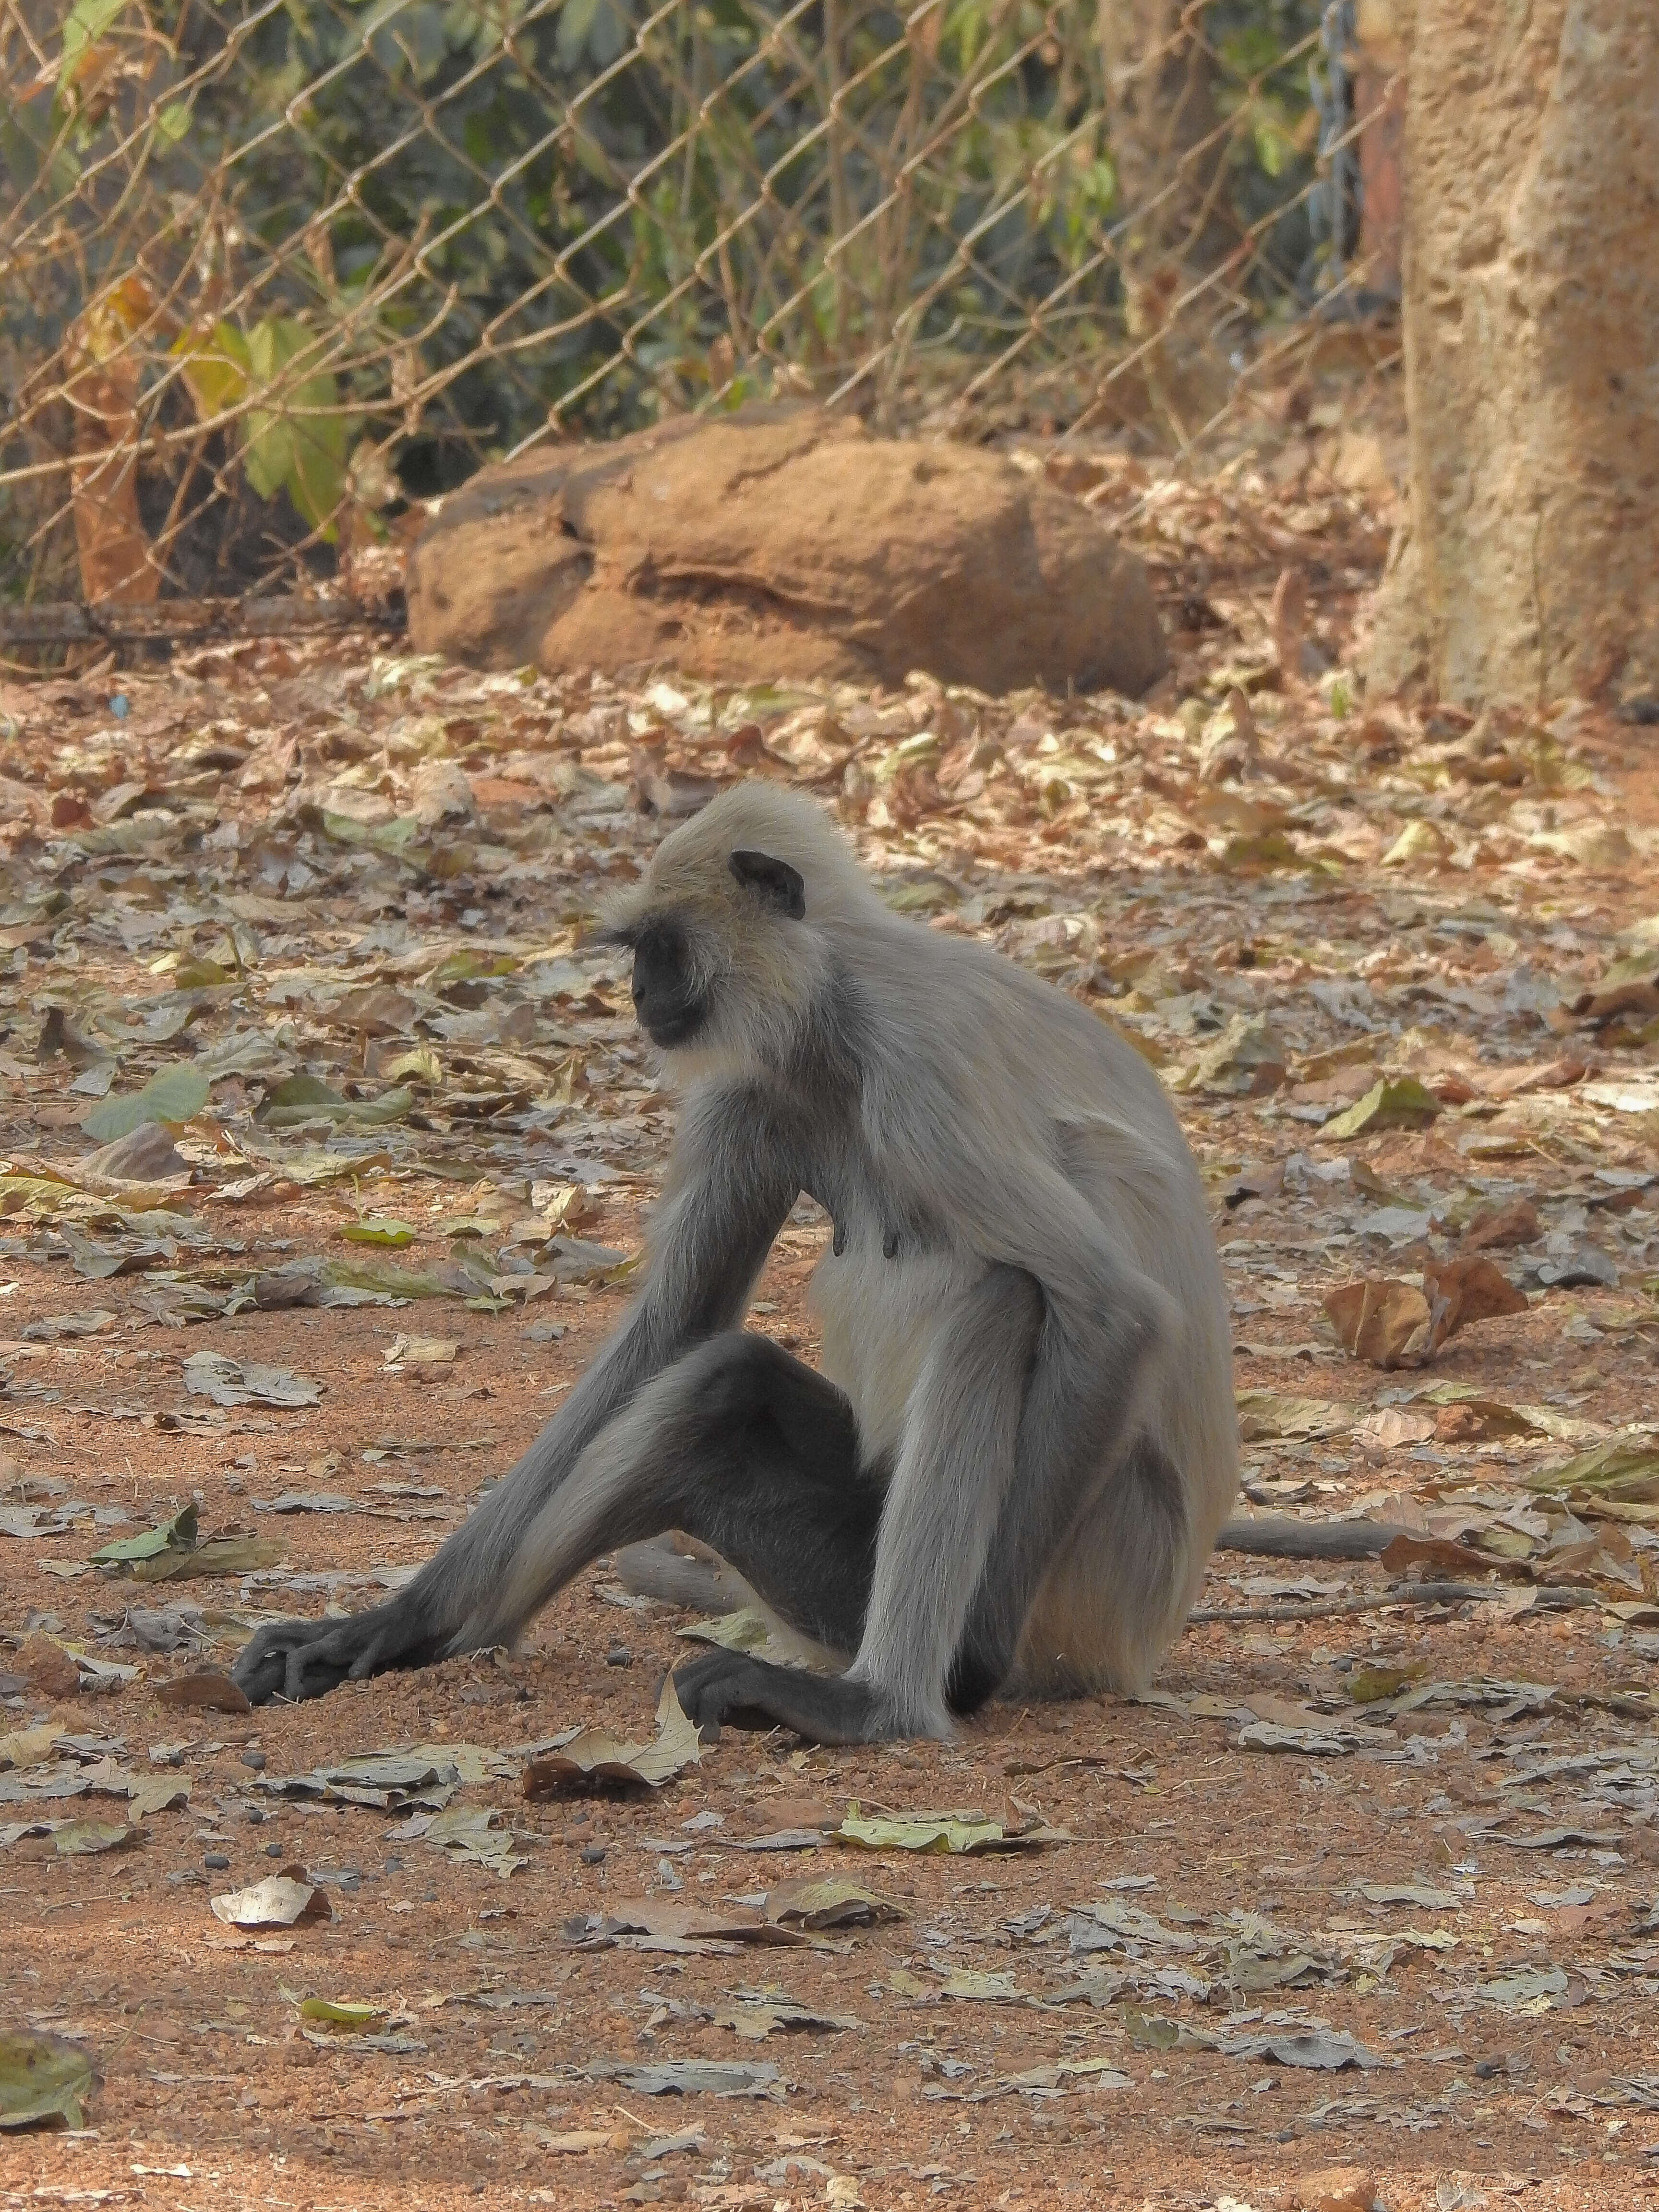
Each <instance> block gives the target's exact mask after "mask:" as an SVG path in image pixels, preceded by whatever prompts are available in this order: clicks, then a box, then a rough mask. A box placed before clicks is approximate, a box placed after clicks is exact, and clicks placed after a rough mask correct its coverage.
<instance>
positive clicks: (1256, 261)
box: [0, 0, 1395, 635]
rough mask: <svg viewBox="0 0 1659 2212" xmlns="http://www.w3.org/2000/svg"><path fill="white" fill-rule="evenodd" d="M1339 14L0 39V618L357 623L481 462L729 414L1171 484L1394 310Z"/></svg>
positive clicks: (21, 24) (769, 17) (661, 6)
mask: <svg viewBox="0 0 1659 2212" xmlns="http://www.w3.org/2000/svg"><path fill="white" fill-rule="evenodd" d="M1352 12H1353V11H1352V0H1335V4H1333V5H1330V6H1328V7H1324V8H1322V7H1321V6H1319V5H1318V4H1317V0H1189V4H1186V5H1184V6H1183V5H1182V4H1181V0H1090V4H1084V0H1051V4H1046V5H1045V4H1042V0H921V4H919V5H916V6H914V7H910V8H908V9H906V8H904V7H902V6H895V5H891V4H884V3H883V0H655V3H654V4H653V0H75V4H74V6H73V8H72V9H70V11H69V13H68V14H67V15H64V14H63V13H62V11H61V10H60V9H58V8H55V7H48V6H47V5H46V0H0V76H3V80H4V82H5V85H6V88H7V94H6V99H5V102H4V107H3V112H0V156H3V161H4V165H5V166H4V174H3V177H0V193H3V197H0V382H3V386H4V391H5V398H6V418H5V428H4V433H3V442H0V608H3V605H5V604H6V603H9V604H10V605H11V607H12V609H13V611H14V615H15V611H16V609H17V608H18V606H19V605H40V603H42V602H64V601H81V602H84V603H87V604H89V605H103V606H106V607H107V606H112V605H125V606H131V607H134V608H142V607H143V606H144V605H147V604H149V603H151V602H154V601H155V600H157V599H173V598H179V597H183V598H201V597H204V596H213V595H223V594H233V595H235V594H244V593H246V592H249V591H250V590H253V589H256V588H258V589H262V590H269V589H270V588H272V587H277V588H282V587H289V588H291V587H293V586H295V585H296V584H301V583H302V582H303V583H305V584H306V587H307V588H308V589H310V590H312V591H313V592H319V591H320V592H324V593H326V592H329V591H330V590H337V589H340V588H341V587H342V586H345V587H348V588H356V589H358V590H360V591H362V590H367V589H368V588H370V586H369V585H368V583H367V582H366V581H365V580H367V579H369V578H371V577H372V576H373V574H374V572H375V562H376V559H377V556H379V555H381V554H382V553H383V552H384V550H385V549H386V548H387V547H388V546H392V547H395V544H396V541H397V539H398V536H399V534H400V530H401V529H402V527H403V525H402V523H401V522H400V516H401V515H403V514H404V511H405V509H406V508H407V507H408V506H409V503H410V502H415V503H416V506H418V502H419V501H421V500H422V499H424V498H428V497H430V496H431V495H434V494H435V493H437V492H439V491H441V490H442V489H445V488H447V486H450V485H452V484H453V483H457V482H459V480H460V479H461V478H462V477H465V475H466V474H467V473H468V472H469V471H471V470H472V469H473V468H475V467H476V466H477V465H478V464H479V463H480V462H481V461H482V460H483V459H486V458H489V457H495V456H500V455H504V454H507V453H513V452H515V451H518V450H520V449H521V448H522V447H525V446H526V445H527V444H531V443H533V442H534V441H536V440H538V439H541V438H546V437H549V436H561V435H585V436H603V435H611V434H614V433H615V432H617V431H619V430H622V429H624V428H630V427H633V426H635V425H636V424H639V423H641V422H647V421H649V420H652V419H654V418H655V417H656V416H659V415H660V414H661V413H663V412H665V411H671V410H684V409H689V408H695V407H699V406H710V407H727V406H732V405H735V404H739V403H740V402H741V401H742V400H744V398H748V397H750V396H755V395H764V396H777V395H781V394H803V395H805V394H811V395H814V396H816V397H817V398H819V399H820V400H822V401H823V402H824V403H825V404H834V405H838V406H842V407H853V408H856V409H858V410H861V411H864V412H866V413H867V414H869V415H870V416H872V418H873V419H875V420H876V421H878V422H880V423H882V424H884V425H889V426H894V427H897V426H905V427H909V428H918V427H920V428H924V429H927V430H931V431H935V432H946V433H951V434H957V435H974V436H980V437H984V436H987V435H996V434H998V433H1000V432H1001V433H1006V432H1007V431H1010V430H1013V429H1028V430H1033V431H1036V432H1037V433H1039V434H1042V435H1056V434H1065V435H1073V436H1075V437H1078V438H1079V439H1086V438H1088V437H1090V436H1105V435H1129V436H1133V437H1137V438H1140V439H1143V440H1148V441H1154V442H1158V443H1162V444H1163V445H1164V446H1165V447H1170V446H1173V447H1176V448H1178V449H1179V448H1187V447H1193V446H1194V445H1195V444H1197V443H1198V442H1199V441H1203V440H1204V439H1206V437H1210V436H1212V435H1213V434H1214V432H1215V429H1216V427H1217V426H1218V425H1223V424H1225V423H1226V422H1229V421H1231V420H1234V419H1236V418H1237V415H1238V411H1239V410H1240V408H1241V406H1243V405H1244V404H1246V403H1247V400H1248V394H1249V388H1250V385H1251V381H1252V379H1253V378H1255V377H1256V376H1258V375H1259V374H1261V371H1262V368H1263V364H1264V363H1269V362H1272V361H1273V359H1274V358H1276V357H1277V356H1279V355H1280V354H1282V353H1283V351H1284V350H1285V348H1287V347H1290V346H1293V345H1295V344H1296V343H1298V342H1299V334H1300V333H1301V332H1303V331H1305V330H1306V329H1307V328H1308V327H1309V325H1310V317H1317V318H1322V319H1326V320H1328V319H1329V318H1330V317H1331V316H1332V315H1333V314H1334V313H1340V312H1342V311H1343V310H1344V308H1345V306H1346V307H1355V306H1357V307H1359V308H1361V309H1363V308H1364V307H1365V306H1366V305H1367V304H1368V302H1367V300H1366V297H1365V292H1366V288H1367V287H1368V286H1369V287H1370V290H1371V291H1373V292H1382V293H1386V291H1387V290H1388V289H1389V268H1388V264H1389V260H1390V258H1391V252H1392V249H1391V247H1390V245H1389V240H1387V239H1386V238H1383V239H1382V240H1380V242H1379V240H1376V239H1371V240H1368V239H1367V238H1366V236H1365V235H1364V222H1363V219H1362V216H1361V211H1360V207H1359V200H1360V177H1361V168H1362V165H1361V163H1360V162H1359V160H1358V151H1357V149H1359V148H1360V147H1361V145H1362V143H1364V141H1365V140H1366V135H1367V131H1370V141H1371V143H1381V141H1380V138H1379V137H1378V131H1377V125H1378V120H1379V118H1381V122H1382V123H1383V124H1387V123H1388V121H1389V117H1390V115H1391V113H1392V112H1393V107H1394V105H1395V103H1394V102H1393V100H1392V95H1391V93H1390V77H1389V70H1390V69H1391V67H1392V64H1391V62H1390V61H1389V58H1387V57H1383V58H1372V60H1371V61H1370V63H1369V64H1368V60H1367V55H1366V52H1365V50H1364V47H1363V46H1359V45H1358V44H1356V41H1355V37H1354V29H1353V23H1352ZM1368 66H1369V67H1370V88H1369V90H1367V82H1368V80H1367V76H1366V70H1367V68H1368ZM16 634H18V633H17V632H16V630H15V627H14V635H16Z"/></svg>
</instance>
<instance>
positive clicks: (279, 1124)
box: [254, 1075, 415, 1129]
mask: <svg viewBox="0 0 1659 2212" xmlns="http://www.w3.org/2000/svg"><path fill="white" fill-rule="evenodd" d="M414 1103H415V1093H414V1092H413V1091H406V1090H404V1089H401V1088H400V1089H398V1090H395V1091H382V1092H381V1093H380V1097H378V1098H343V1097H341V1095H340V1093H339V1092H338V1091H331V1090H330V1088H329V1086H328V1085H327V1084H326V1083H325V1082H324V1081H323V1079H322V1078H321V1077H320V1076H318V1075H290V1076H289V1077H288V1078H287V1079H286V1080H285V1081H283V1082H282V1083H279V1084H277V1085H276V1086H275V1087H274V1088H273V1089H272V1090H270V1091H268V1092H267V1093H266V1095H265V1102H264V1105H263V1106H261V1107H260V1109H259V1110H258V1114H257V1115H255V1116H254V1119H255V1120H256V1121H259V1122H262V1123H263V1124H264V1127H267V1128H270V1129H295V1128H298V1127H301V1125H302V1124H303V1123H305V1122H307V1121H336V1122H341V1121H343V1122H346V1123H348V1124H349V1125H350V1126H351V1127H354V1128H375V1127H379V1126H380V1124H381V1123H382V1122H386V1121H402V1120H403V1118H404V1115H405V1114H407V1113H408V1111H409V1109H410V1107H411V1106H413V1104H414Z"/></svg>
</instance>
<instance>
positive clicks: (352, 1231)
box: [340, 1219, 415, 1252]
mask: <svg viewBox="0 0 1659 2212" xmlns="http://www.w3.org/2000/svg"><path fill="white" fill-rule="evenodd" d="M340 1234H341V1236H342V1237H344V1238H345V1240H346V1243H348V1244H384V1245H388V1246H390V1248H391V1249H392V1250H393V1251H395V1252H401V1251H402V1249H403V1248H404V1245H405V1244H412V1243H414V1242H415V1231H414V1230H413V1229H411V1228H410V1225H409V1224H408V1222H406V1221H383V1220H374V1219H371V1220H368V1221H348V1222H347V1224H346V1225H345V1227H344V1228H343V1230H342V1231H340Z"/></svg>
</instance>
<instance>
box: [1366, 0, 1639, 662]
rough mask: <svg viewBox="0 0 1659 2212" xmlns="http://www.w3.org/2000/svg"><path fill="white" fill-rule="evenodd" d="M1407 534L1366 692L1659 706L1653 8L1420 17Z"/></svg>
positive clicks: (1410, 128)
mask: <svg viewBox="0 0 1659 2212" xmlns="http://www.w3.org/2000/svg"><path fill="white" fill-rule="evenodd" d="M1406 174H1407V224H1406V252H1405V300H1404V319H1405V342H1406V392H1407V411H1408V415H1409V419H1410V451H1411V478H1410V503H1409V513H1408V520H1407V523H1406V525H1405V526H1404V527H1403V528H1402V530H1401V533H1400V536H1399V538H1397V540H1396V542H1395V547H1394V550H1393V552H1392V553H1391V555H1390V557H1389V569H1388V573H1387V575H1386V576H1385V578H1384V581H1383V592H1382V595H1381V599H1380V601H1379V609H1378V621H1377V628H1376V638H1375V641H1374V646H1373V652H1372V658H1371V667H1370V673H1371V677H1372V680H1373V682H1374V683H1375V684H1377V685H1379V686H1380V687H1382V688H1383V689H1386V690H1402V689H1407V688H1411V687H1412V686H1413V685H1426V686H1427V687H1428V688H1430V689H1431V690H1433V691H1434V692H1436V693H1437V695H1438V696H1442V697H1444V698H1449V699H1455V700H1459V701H1462V702H1465V703H1468V704H1471V705H1473V704H1478V703H1480V702H1512V703H1518V704H1524V705H1529V706H1531V705H1537V704H1539V703H1541V702H1543V701H1545V700H1547V699H1553V698H1559V697H1563V696H1590V697H1596V696H1613V697H1617V698H1624V699H1627V700H1628V699H1634V698H1637V697H1651V696H1654V695H1655V694H1656V693H1659V556H1656V550H1655V549H1656V546H1659V7H1656V5H1655V0H1501V3H1500V4H1495V0H1419V6H1418V9H1417V20H1416V27H1415V33H1414V36H1413V40H1412V44H1411V58H1410V89H1409V93H1408V95H1407V154H1406Z"/></svg>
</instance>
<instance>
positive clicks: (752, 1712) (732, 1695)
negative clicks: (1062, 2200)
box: [674, 1651, 909, 1743]
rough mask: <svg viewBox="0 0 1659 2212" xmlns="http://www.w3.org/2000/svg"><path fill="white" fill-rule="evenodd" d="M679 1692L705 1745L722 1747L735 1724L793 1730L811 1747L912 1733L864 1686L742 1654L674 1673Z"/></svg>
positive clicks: (722, 1655)
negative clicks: (723, 1730)
mask: <svg viewBox="0 0 1659 2212" xmlns="http://www.w3.org/2000/svg"><path fill="white" fill-rule="evenodd" d="M674 1689H675V1692H676V1693H677V1695H678V1698H679V1701H680V1704H681V1705H682V1706H683V1707H684V1710H685V1711H686V1713H687V1715H688V1716H689V1717H690V1719H692V1720H694V1721H695V1722H696V1724H697V1731H698V1733H699V1735H701V1736H702V1739H703V1741H704V1742H705V1743H717V1742H718V1741H720V1729H721V1727H722V1726H723V1725H726V1724H728V1723H729V1725H730V1726H731V1727H732V1728H740V1729H771V1728H787V1729H793V1730H794V1731H795V1734H796V1735H803V1736H805V1737H806V1738H807V1740H808V1741H810V1742H812V1743H882V1742H885V1741H889V1740H890V1739H892V1738H894V1737H900V1736H904V1735H908V1734H909V1730H908V1729H905V1728H904V1727H903V1726H902V1725H901V1724H900V1723H897V1722H896V1721H895V1719H894V1717H893V1716H892V1713H891V1711H890V1708H889V1707H888V1705H887V1704H886V1701H885V1700H884V1699H883V1698H882V1697H881V1696H880V1694H879V1692H876V1691H873V1690H872V1689H870V1688H869V1687H868V1686H867V1685H866V1684H865V1683H863V1682H853V1681H849V1680H848V1679H847V1677H846V1676H845V1675H839V1674H838V1675H830V1676H825V1675H823V1674H803V1673H802V1672H801V1671H800V1670H799V1668H794V1667H774V1666H771V1665H769V1663H768V1662H766V1661H765V1660H763V1659H750V1658H747V1657H745V1656H744V1654H743V1653H742V1652H741V1651H711V1652H710V1653H709V1654H708V1656H707V1658H704V1659H696V1660H694V1661H693V1662H691V1664H690V1666H689V1667H682V1668H680V1670H679V1672H678V1674H676V1675H675V1677H674Z"/></svg>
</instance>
